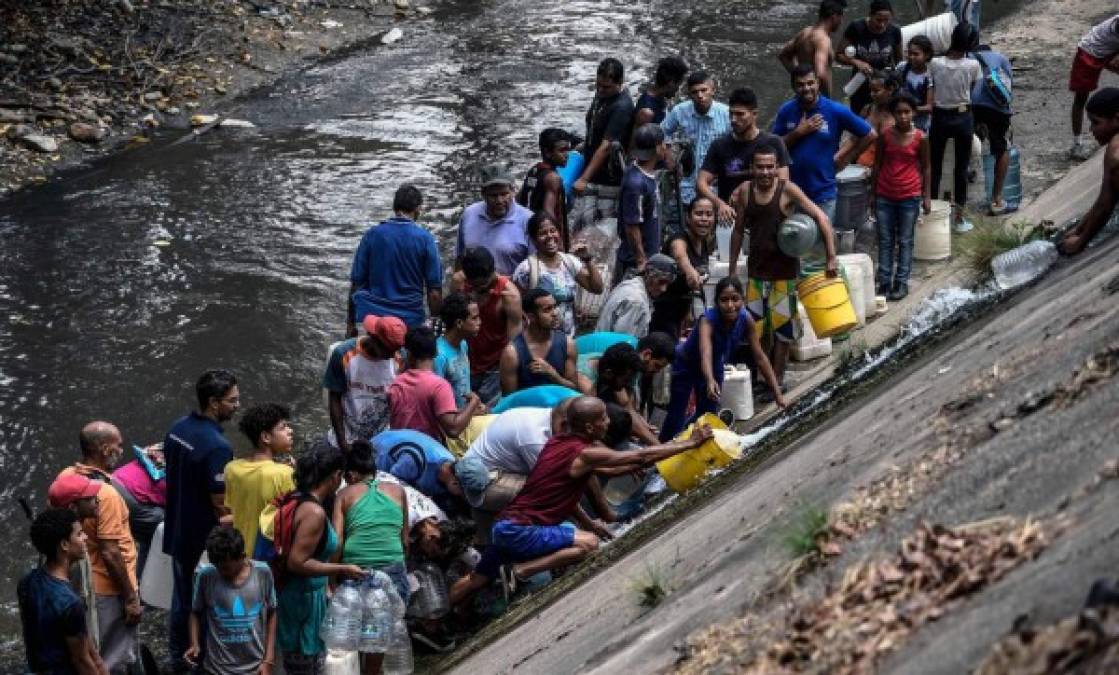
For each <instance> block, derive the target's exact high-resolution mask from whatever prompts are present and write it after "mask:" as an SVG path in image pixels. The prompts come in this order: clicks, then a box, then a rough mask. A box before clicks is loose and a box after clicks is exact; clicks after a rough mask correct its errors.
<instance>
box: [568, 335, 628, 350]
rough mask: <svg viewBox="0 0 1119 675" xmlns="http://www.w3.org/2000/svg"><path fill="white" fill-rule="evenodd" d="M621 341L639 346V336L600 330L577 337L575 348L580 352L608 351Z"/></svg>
mask: <svg viewBox="0 0 1119 675" xmlns="http://www.w3.org/2000/svg"><path fill="white" fill-rule="evenodd" d="M619 342H625V343H627V344H629V345H630V346H631V347H634V348H636V347H637V338H636V337H634V336H633V335H628V334H626V333H611V332H610V331H599V332H596V333H587V334H586V335H580V336H579V337H577V338H575V348H576V349H578V350H579V353H580V354H592V353H598V354H601V353H602V352H604V351H606V350H607V349H609V348H611V347H613V346H614V345H616V344H618V343H619Z"/></svg>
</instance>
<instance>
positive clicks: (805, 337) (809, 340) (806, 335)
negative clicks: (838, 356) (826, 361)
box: [789, 311, 831, 361]
mask: <svg viewBox="0 0 1119 675" xmlns="http://www.w3.org/2000/svg"><path fill="white" fill-rule="evenodd" d="M797 323H798V324H799V325H800V338H799V339H798V340H797V341H796V342H794V343H793V345H792V347H791V348H790V349H789V354H790V355H791V356H792V357H793V360H794V361H811V360H812V359H819V358H823V357H825V356H830V355H831V338H830V337H829V338H824V339H822V340H821V339H820V338H818V337H816V331H814V330H813V329H812V322H811V321H809V320H808V312H804V311H800V312H797Z"/></svg>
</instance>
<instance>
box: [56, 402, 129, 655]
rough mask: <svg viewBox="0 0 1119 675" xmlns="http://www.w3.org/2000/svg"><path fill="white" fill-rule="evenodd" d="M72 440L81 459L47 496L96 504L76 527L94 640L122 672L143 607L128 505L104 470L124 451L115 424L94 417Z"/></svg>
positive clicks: (58, 504) (80, 507)
mask: <svg viewBox="0 0 1119 675" xmlns="http://www.w3.org/2000/svg"><path fill="white" fill-rule="evenodd" d="M78 441H79V445H80V446H81V453H82V458H81V461H79V462H76V463H75V464H74V465H73V466H70V467H67V468H65V469H63V470H62V472H61V473H59V474H58V478H56V479H55V483H54V484H52V485H51V487H50V489H49V490H48V491H47V499H48V500H49V501H50V503H51V505H52V506H55V507H69V506H71V505H76V506H75V510H77V511H78V512H79V515H82V511H83V510H84V509H85V508H86V504H88V502H87V501H86V500H90V498H91V497H92V498H95V501H96V504H97V507H96V509H95V510H93V514H92V516H91V517H88V518H83V520H82V528H83V529H84V530H85V533H86V537H87V544H86V545H87V549H88V553H89V566H90V570H91V572H92V578H93V592H94V596H95V598H96V610H97V627H98V644H99V645H100V647H101V658H102V660H103V661H104V662H105V668H106V670H108V671H109V672H110V673H117V672H127V671H128V670H129V668H130V667H131V666H132V665H133V664H134V663H136V662H137V660H138V657H139V654H138V651H137V648H136V628H137V626H138V625H139V623H140V618H141V617H142V616H143V607H142V606H141V605H140V592H139V589H140V586H139V584H138V583H137V573H136V542H135V541H134V540H133V539H132V531H131V529H129V525H128V506H127V505H126V504H125V502H124V498H123V497H121V496H120V493H119V492H117V490H116V488H114V487H113V486H112V484H111V482H112V477H111V475H110V473H109V472H110V471H111V470H112V468H113V465H114V464H116V462H117V460H118V459H119V458H120V456H121V455H123V454H124V447H123V440H122V438H121V434H120V430H118V429H117V428H116V427H115V426H113V425H112V424H109V423H108V422H101V421H95V422H90V423H89V424H86V425H85V426H84V427H82V430H81V433H80V434H79V435H78ZM95 490H96V491H95ZM91 501H92V500H91ZM83 502H86V504H83Z"/></svg>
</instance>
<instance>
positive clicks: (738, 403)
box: [720, 366, 754, 422]
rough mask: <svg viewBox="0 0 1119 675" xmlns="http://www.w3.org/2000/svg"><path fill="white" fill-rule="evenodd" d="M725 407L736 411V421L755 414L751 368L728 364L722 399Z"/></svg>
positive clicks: (733, 411) (721, 401)
mask: <svg viewBox="0 0 1119 675" xmlns="http://www.w3.org/2000/svg"><path fill="white" fill-rule="evenodd" d="M720 404H721V406H722V407H723V408H726V409H728V410H730V411H731V412H732V413H734V419H735V421H736V422H740V421H742V420H748V419H750V418H751V417H753V416H754V392H753V390H752V389H751V388H750V369H749V368H748V367H746V366H743V367H742V368H741V369H739V368H735V367H734V366H727V368H726V371H725V372H724V374H723V395H722V397H721V399H720Z"/></svg>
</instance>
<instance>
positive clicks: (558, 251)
mask: <svg viewBox="0 0 1119 675" xmlns="http://www.w3.org/2000/svg"><path fill="white" fill-rule="evenodd" d="M525 230H526V231H527V232H528V236H529V238H530V239H531V240H532V245H533V246H535V247H536V253H534V254H532V255H530V256H529V257H528V258H527V259H526V260H524V261H522V262H521V264H519V265H517V269H516V270H514V271H513V277H512V278H513V283H515V284H516V285H517V288H518V289H519V290H520V291H521V294H522V295H523V294H525V293H527V292H528V291H530V290H532V289H534V288H542V289H544V290H546V291H548V292H549V293H551V294H552V297H553V298H555V300H556V312H557V313H558V314H559V316H560V325H559V329H560V330H561V331H563V332H564V333H566V334H567V335H568V336H569V337H574V335H575V289H576V287H577V286H582V287H583V289H585V290H587V291H589V292H591V293H601V292H602V290H603V283H602V275H601V274H600V273H599V270H598V266H596V265H595V264H594V262H593V261H594V258H593V257H592V256H591V254H590V251H589V250H588V249H587V244H586V242H582V241H576V242H575V243H574V244H573V245H572V249H571V253H564V252H563V249H562V247H561V244H560V231H559V227H557V226H556V222H555V221H554V220H552V217H551V216H550V215H548V214H547V213H546V212H544V211H537V212H536V213H534V214H533V215H532V217H531V218H529V220H528V223H527V224H526V225H525Z"/></svg>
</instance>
